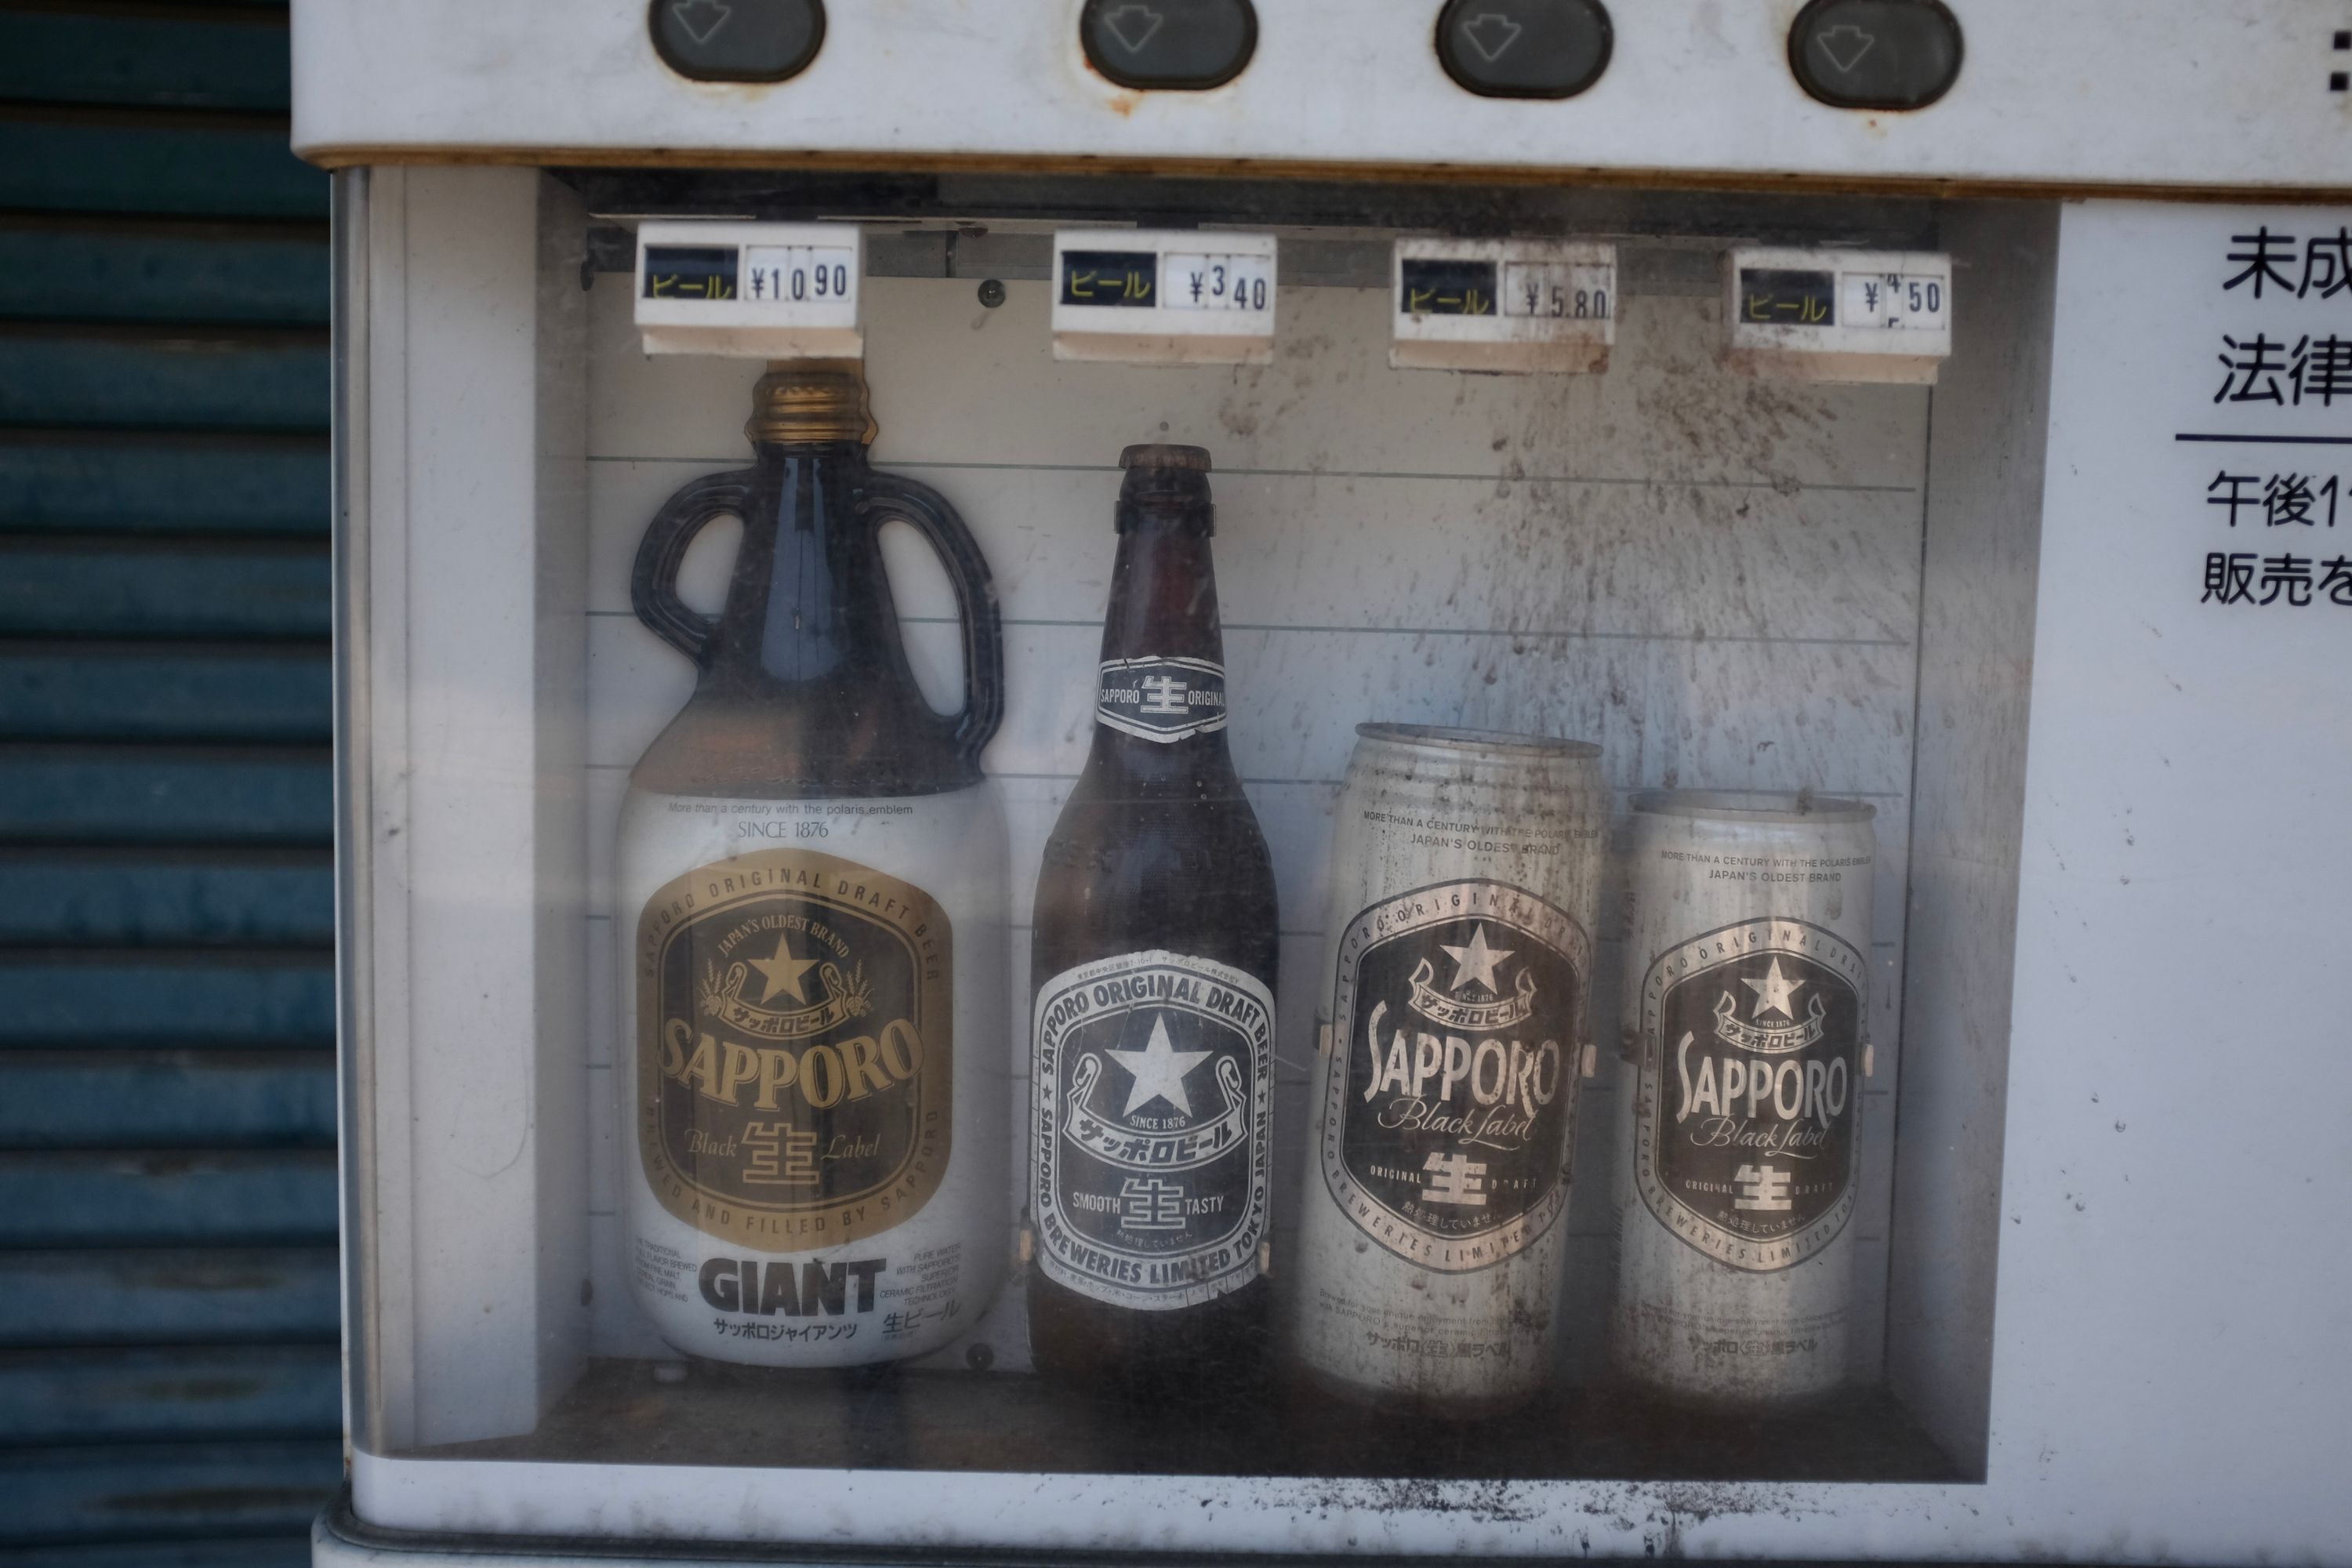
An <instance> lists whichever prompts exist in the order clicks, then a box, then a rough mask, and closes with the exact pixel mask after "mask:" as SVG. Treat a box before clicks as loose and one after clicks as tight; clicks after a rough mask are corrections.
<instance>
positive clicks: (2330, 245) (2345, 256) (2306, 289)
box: [2294, 224, 2352, 300]
mask: <svg viewBox="0 0 2352 1568" xmlns="http://www.w3.org/2000/svg"><path fill="white" fill-rule="evenodd" d="M2313 289H2318V290H2319V297H2320V298H2321V299H2323V300H2326V299H2332V298H2334V297H2335V296H2336V295H2338V294H2341V293H2343V292H2344V291H2345V290H2346V289H2352V228H2347V227H2345V226H2343V225H2341V224H2338V225H2337V226H2336V233H2335V234H2334V235H2333V236H2328V235H2319V234H2315V235H2313V236H2312V237H2311V238H2309V239H2308V240H2306V241H2305V242H2304V247H2303V282H2302V283H2301V285H2300V286H2298V287H2297V288H2296V289H2295V291H2294V297H2295V298H2296V299H2298V300H2301V299H2304V298H2305V297H2307V296H2308V295H2309V294H2310V293H2311V291H2312V290H2313Z"/></svg>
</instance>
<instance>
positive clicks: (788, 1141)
mask: <svg viewBox="0 0 2352 1568" xmlns="http://www.w3.org/2000/svg"><path fill="white" fill-rule="evenodd" d="M742 1142H743V1152H744V1153H746V1154H747V1155H749V1156H750V1158H749V1159H748V1160H747V1161H746V1162H745V1163H744V1166H743V1180H745V1181H746V1182H751V1183H756V1184H759V1185H761V1186H783V1187H812V1186H814V1185H816V1184H818V1183H820V1182H822V1181H823V1180H824V1173H823V1172H822V1171H820V1170H818V1169H817V1163H816V1134H815V1133H814V1132H812V1131H807V1130H806V1129H804V1128H798V1127H794V1126H793V1124H792V1123H791V1122H789V1121H753V1122H748V1123H746V1124H745V1126H744V1128H743V1134H742Z"/></svg>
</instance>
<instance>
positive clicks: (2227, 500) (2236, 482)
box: [2205, 468, 2262, 528]
mask: <svg viewBox="0 0 2352 1568" xmlns="http://www.w3.org/2000/svg"><path fill="white" fill-rule="evenodd" d="M2257 482H2258V481H2257V478H2256V476H2254V475H2252V474H2233V473H2231V472H2230V471H2229V470H2228V469H2226V468H2224V469H2223V470H2222V471H2221V472H2220V473H2218V474H2215V475H2214V476H2213V482H2212V483H2211V484H2210V485H2207V486H2206V487H2205V504H2206V505H2207V506H2225V507H2228V508H2229V509H2230V526H2231V528H2235V527H2237V526H2238V511H2239V509H2240V508H2242V507H2243V508H2247V509H2249V510H2251V509H2252V508H2254V507H2258V506H2260V505H2261V504H2262V500H2261V498H2259V497H2258V496H2256V495H2255V494H2254V493H2253V486H2254V485H2255V484H2256V483H2257ZM2216 490H2219V491H2221V494H2219V495H2216V494H2214V493H2213V492H2214V491H2216Z"/></svg>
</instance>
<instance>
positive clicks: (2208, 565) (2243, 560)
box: [2197, 550, 2254, 605]
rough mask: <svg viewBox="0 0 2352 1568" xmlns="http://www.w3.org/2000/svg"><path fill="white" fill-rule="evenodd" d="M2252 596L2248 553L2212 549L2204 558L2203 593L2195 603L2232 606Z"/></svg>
mask: <svg viewBox="0 0 2352 1568" xmlns="http://www.w3.org/2000/svg"><path fill="white" fill-rule="evenodd" d="M2253 596H2254V555H2253V552H2251V551H2235V552H2232V551H2221V550H2216V551H2214V552H2211V553H2210V554H2209V555H2207V556H2206V557H2205V593H2204V595H2203V596H2202V597H2200V599H2199V600H2198V601H2197V602H2198V603H2199V604H2200V605H2203V604H2222V605H2235V604H2241V603H2248V602H2251V601H2252V598H2253Z"/></svg>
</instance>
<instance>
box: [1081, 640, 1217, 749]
mask: <svg viewBox="0 0 2352 1568" xmlns="http://www.w3.org/2000/svg"><path fill="white" fill-rule="evenodd" d="M1095 691H1096V695H1095V717H1096V718H1097V720H1099V721H1102V722H1103V723H1105V724H1108V725H1109V726H1110V727H1111V728H1112V729H1114V730H1116V731H1118V732H1119V733H1120V734H1122V735H1133V736H1135V737H1137V738H1138V739H1139V740H1145V741H1159V742H1163V743H1166V742H1176V741H1184V740H1190V739H1191V738H1192V736H1194V735H1207V734H1211V733H1213V732H1214V731H1219V730H1222V729H1223V728H1224V727H1225V667H1224V666H1223V665H1222V664H1212V663H1211V662H1209V661H1208V660H1207V659H1205V658H1114V659H1108V660H1106V661H1104V663H1103V666H1102V669H1101V674H1100V679H1098V681H1097V685H1096V689H1095Z"/></svg>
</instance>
